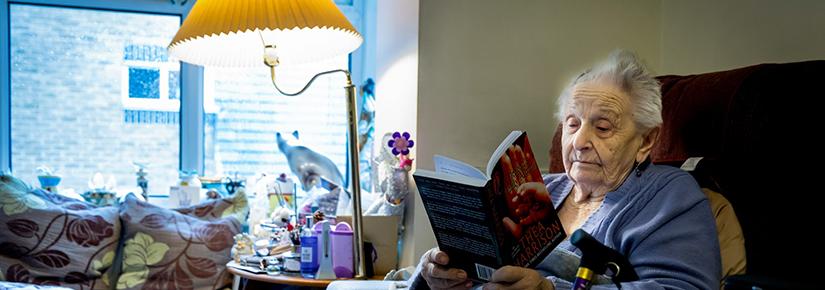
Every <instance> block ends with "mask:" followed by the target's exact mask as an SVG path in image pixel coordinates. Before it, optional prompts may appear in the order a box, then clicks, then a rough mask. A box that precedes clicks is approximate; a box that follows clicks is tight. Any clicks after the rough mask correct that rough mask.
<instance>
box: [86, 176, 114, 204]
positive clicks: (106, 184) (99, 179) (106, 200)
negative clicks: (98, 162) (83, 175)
mask: <svg viewBox="0 0 825 290" xmlns="http://www.w3.org/2000/svg"><path fill="white" fill-rule="evenodd" d="M88 185H89V190H88V191H86V192H84V193H83V194H82V196H83V199H85V200H86V201H87V202H89V203H91V204H94V205H95V206H109V205H116V204H117V194H116V193H115V188H116V187H117V182H116V181H115V176H114V175H112V174H109V178H108V180H106V181H104V179H103V174H101V173H100V172H97V173H95V174H94V176H92V178H90V179H89V183H88Z"/></svg>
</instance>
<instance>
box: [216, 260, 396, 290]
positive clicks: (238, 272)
mask: <svg viewBox="0 0 825 290" xmlns="http://www.w3.org/2000/svg"><path fill="white" fill-rule="evenodd" d="M236 265H237V264H235V262H234V261H231V262H229V264H227V265H226V270H227V271H229V273H230V274H232V275H234V278H233V280H232V290H239V288H240V284H241V279H247V280H252V281H258V282H262V283H264V284H272V285H283V286H296V287H302V289H303V288H306V289H326V288H327V285H329V283H332V281H336V280H322V279H307V278H304V277H303V276H301V274H300V273H290V272H282V273H280V274H278V275H268V274H265V273H253V272H249V271H246V270H243V269H238V268H236V267H235V266H236ZM382 279H384V277H383V276H374V277H372V278H370V280H382ZM340 280H349V279H340Z"/></svg>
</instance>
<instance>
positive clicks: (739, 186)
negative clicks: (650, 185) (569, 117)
mask: <svg viewBox="0 0 825 290" xmlns="http://www.w3.org/2000/svg"><path fill="white" fill-rule="evenodd" d="M658 79H659V81H660V82H661V83H662V103H663V111H662V115H663V116H662V117H663V119H664V124H663V127H662V131H661V133H660V136H659V140H658V143H657V145H656V147H655V148H654V150H653V152H652V156H651V158H652V161H653V162H654V163H659V164H668V165H674V166H679V165H681V164H682V163H683V162H684V161H685V160H686V159H688V158H689V157H704V159H702V161H701V162H700V163H699V166H698V167H697V169H696V170H694V171H693V172H691V174H692V175H693V176H694V177H695V178H696V179H697V181H698V182H699V184H700V185H701V186H702V187H705V188H708V189H712V190H714V191H717V192H720V193H722V195H723V196H724V197H726V198H727V199H728V200H729V201H730V203H731V204H732V205H733V207H734V209H735V211H736V216H737V217H738V220H739V222H740V223H741V227H742V232H743V234H744V239H745V250H746V255H747V270H746V274H745V275H737V276H733V277H728V278H727V280H726V281H725V285H726V287H725V288H726V289H745V288H747V289H751V286H757V287H761V288H763V289H801V288H813V287H814V283H813V281H814V277H817V276H815V274H816V273H817V272H819V271H818V269H817V268H815V267H807V266H803V265H809V263H811V262H813V261H819V260H820V259H819V258H820V256H821V254H819V252H820V251H818V249H819V245H820V244H821V242H819V240H818V239H815V238H813V235H808V233H810V232H812V231H814V230H816V229H817V228H819V227H820V225H819V224H818V222H817V221H820V220H822V218H821V217H819V216H818V215H817V213H816V212H817V210H818V209H820V208H821V206H820V204H819V203H818V195H820V193H821V192H823V189H822V188H821V187H822V185H821V184H819V183H818V182H817V181H818V180H821V177H820V176H819V174H818V173H817V172H815V171H812V170H810V169H806V168H817V167H819V166H821V164H822V163H821V159H822V158H819V156H821V155H822V154H821V153H820V152H819V151H818V150H819V148H818V146H816V145H817V144H816V143H815V141H814V140H816V139H818V138H821V136H817V135H821V133H820V130H817V129H820V127H819V126H817V125H818V124H817V121H818V120H817V119H816V118H815V117H816V116H818V115H821V114H822V113H823V112H822V110H821V109H820V107H819V106H818V105H816V104H818V103H820V102H821V100H822V99H823V97H825V92H824V91H823V90H822V86H821V85H819V84H821V83H822V81H823V79H825V61H821V60H820V61H806V62H797V63H785V64H759V65H754V66H748V67H744V68H739V69H734V70H729V71H721V72H712V73H703V74H697V75H686V76H677V75H666V76H660V77H658ZM560 139H561V130H556V134H555V136H554V138H553V142H552V144H553V145H552V148H551V149H550V172H563V171H564V167H563V165H562V163H561V149H560V148H559V146H558V144H560ZM723 251H724V250H723ZM724 254H725V253H723V255H724Z"/></svg>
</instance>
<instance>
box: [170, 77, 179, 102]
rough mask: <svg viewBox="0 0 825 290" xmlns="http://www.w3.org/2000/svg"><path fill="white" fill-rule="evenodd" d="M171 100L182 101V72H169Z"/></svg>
mask: <svg viewBox="0 0 825 290" xmlns="http://www.w3.org/2000/svg"><path fill="white" fill-rule="evenodd" d="M169 99H170V100H177V99H180V71H176V70H173V71H170V72H169Z"/></svg>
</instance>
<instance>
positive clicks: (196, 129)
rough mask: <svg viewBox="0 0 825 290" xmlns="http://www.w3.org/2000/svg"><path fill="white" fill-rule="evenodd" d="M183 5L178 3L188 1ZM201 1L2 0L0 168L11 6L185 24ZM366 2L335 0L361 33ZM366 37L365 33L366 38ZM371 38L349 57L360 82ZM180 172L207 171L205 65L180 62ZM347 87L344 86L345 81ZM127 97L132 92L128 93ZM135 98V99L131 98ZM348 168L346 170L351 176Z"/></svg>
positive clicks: (7, 122)
mask: <svg viewBox="0 0 825 290" xmlns="http://www.w3.org/2000/svg"><path fill="white" fill-rule="evenodd" d="M184 1H185V4H184V5H180V4H178V3H180V2H184ZM195 2H196V0H170V1H158V0H0V39H2V40H3V43H4V44H3V45H0V172H11V170H12V166H13V165H12V164H11V156H12V155H11V154H12V152H11V142H12V140H11V113H12V112H11V62H10V60H11V52H10V42H11V39H10V37H11V35H10V15H9V5H11V4H28V5H44V6H52V7H66V8H81V9H95V10H104V11H116V12H136V13H149V14H163V15H173V16H179V17H180V19H181V24H182V23H183V21H184V19H186V16H187V15H188V14H189V11H190V10H191V9H192V6H193V5H194V4H195ZM364 2H365V0H335V3H336V4H337V5H338V6H339V8H340V9H341V10H342V12H344V13H345V14H347V13H355V14H357V15H358V17H357V21H356V22H354V23H353V25H354V26H355V27H356V29H357V30H358V31H360V32H361V34H362V36H363V35H364V33H365V28H366V27H368V23H369V19H370V18H373V17H374V15H372V13H371V12H372V10H370V9H369V7H368V5H366V3H364ZM365 40H366V37H365ZM372 43H374V42H370V41H365V42H364V43H362V45H361V47H360V49H358V50H356V51H355V52H353V53H351V54H350V55H349V70H350V73H351V75H352V78H353V82H355V84H356V85H360V84H361V83H363V81H365V80H366V79H367V77H368V76H367V74H368V71H370V69H369V67H368V64H366V63H368V62H369V60H368V58H369V57H368V54H369V52H370V51H374V49H371V48H367V46H372ZM179 82H180V84H179V87H180V99H179V100H178V101H179V102H180V110H179V117H180V123H179V126H180V142H179V143H180V148H179V150H180V151H179V152H180V162H179V169H180V170H196V171H197V172H201V173H202V172H203V170H204V164H205V162H204V154H205V151H204V134H205V132H204V116H205V114H204V108H203V103H204V98H203V93H204V88H203V85H204V80H203V68H202V67H199V66H196V65H192V64H189V63H185V62H181V67H180V79H179ZM342 86H343V85H342ZM127 97H128V96H127ZM130 101H132V100H130ZM348 172H349V168H347V175H349V174H348Z"/></svg>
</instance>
